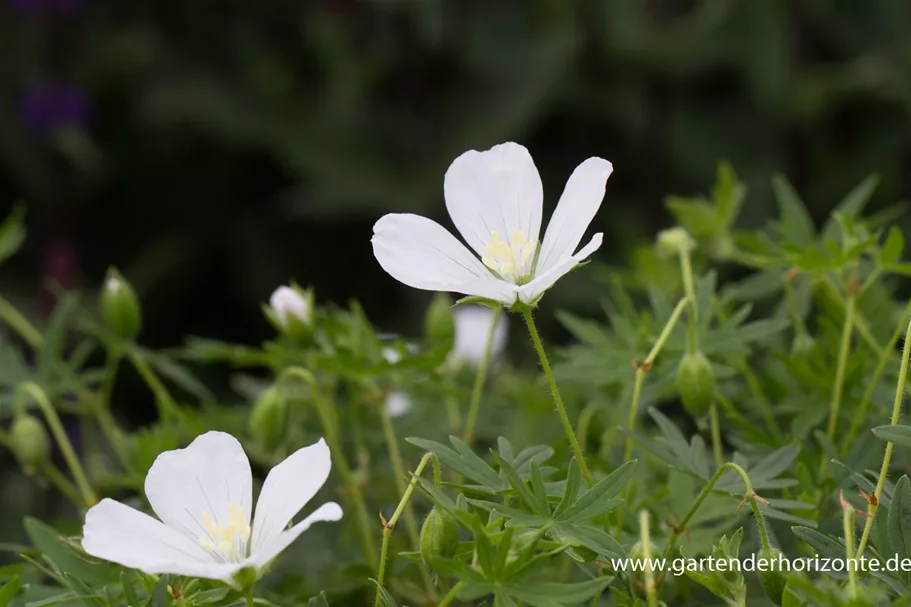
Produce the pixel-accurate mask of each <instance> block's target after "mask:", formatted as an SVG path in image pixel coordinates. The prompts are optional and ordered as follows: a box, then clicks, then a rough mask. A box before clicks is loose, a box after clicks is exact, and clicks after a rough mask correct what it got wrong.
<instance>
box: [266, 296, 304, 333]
mask: <svg viewBox="0 0 911 607" xmlns="http://www.w3.org/2000/svg"><path fill="white" fill-rule="evenodd" d="M265 313H266V317H267V318H268V319H269V320H270V321H271V322H272V324H273V325H274V326H275V328H276V329H278V331H279V332H280V333H282V334H283V335H287V336H288V337H290V338H291V339H293V340H295V341H300V340H303V339H306V338H307V337H308V336H309V335H310V332H311V328H312V325H313V292H312V291H309V290H306V291H305V290H303V289H301V288H300V287H298V286H297V285H296V284H293V283H292V284H291V286H290V287H288V286H281V287H279V288H277V289H275V291H273V292H272V296H271V297H269V305H268V306H266V307H265Z"/></svg>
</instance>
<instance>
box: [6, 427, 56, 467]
mask: <svg viewBox="0 0 911 607" xmlns="http://www.w3.org/2000/svg"><path fill="white" fill-rule="evenodd" d="M10 437H11V439H12V451H13V453H14V454H15V456H16V458H17V459H18V460H19V463H21V464H22V465H23V466H24V467H27V468H31V467H35V466H37V465H39V464H42V463H44V462H46V461H47V459H48V457H50V454H51V443H50V440H49V439H48V436H47V431H46V430H45V429H44V424H42V423H41V422H40V421H39V420H38V419H36V418H35V417H33V416H31V415H27V414H26V415H18V416H17V417H16V419H15V420H14V421H13V426H12V428H10Z"/></svg>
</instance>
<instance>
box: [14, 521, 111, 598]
mask: <svg viewBox="0 0 911 607" xmlns="http://www.w3.org/2000/svg"><path fill="white" fill-rule="evenodd" d="M24 525H25V532H26V533H27V534H28V536H29V539H31V541H32V544H34V546H35V547H36V548H37V549H38V550H39V551H40V552H41V553H42V554H43V555H44V557H45V558H46V559H47V560H49V561H50V562H51V563H53V565H54V567H56V568H57V569H58V570H60V571H64V572H66V573H68V574H70V575H72V576H73V577H75V578H77V579H79V580H82V581H83V582H86V583H88V584H91V585H92V586H99V587H100V586H103V585H105V584H106V583H108V582H109V581H110V579H111V572H112V571H113V569H112V567H111V566H110V565H108V564H106V563H98V564H95V563H90V562H88V561H86V560H83V559H82V558H81V557H79V556H78V555H77V554H76V552H74V551H73V550H72V549H71V548H70V547H69V546H68V545H67V544H66V543H65V542H64V541H63V538H62V536H61V535H60V534H59V533H58V532H57V530H56V529H54V528H53V527H49V526H47V525H45V524H44V523H42V522H41V521H39V520H38V519H35V518H32V517H26V519H25V522H24Z"/></svg>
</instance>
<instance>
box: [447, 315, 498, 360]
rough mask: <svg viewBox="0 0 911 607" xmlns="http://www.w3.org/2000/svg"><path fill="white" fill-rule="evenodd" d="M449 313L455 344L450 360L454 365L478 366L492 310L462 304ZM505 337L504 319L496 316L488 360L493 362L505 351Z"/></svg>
mask: <svg viewBox="0 0 911 607" xmlns="http://www.w3.org/2000/svg"><path fill="white" fill-rule="evenodd" d="M452 313H453V321H454V322H455V343H454V345H453V348H452V352H451V353H450V358H451V359H452V360H453V361H454V362H457V363H467V364H469V365H471V366H473V367H478V366H480V365H481V361H482V360H483V358H484V350H485V348H486V347H487V337H488V335H489V334H490V323H491V322H492V321H493V310H491V309H490V308H485V307H484V306H473V305H466V306H459V307H457V308H455V309H454V310H453V312H452ZM506 337H507V326H506V318H505V317H504V315H503V314H500V320H499V322H498V323H497V327H496V329H494V332H493V339H492V341H491V344H490V358H491V360H495V359H496V358H497V357H499V356H500V355H501V354H502V353H503V350H505V349H506Z"/></svg>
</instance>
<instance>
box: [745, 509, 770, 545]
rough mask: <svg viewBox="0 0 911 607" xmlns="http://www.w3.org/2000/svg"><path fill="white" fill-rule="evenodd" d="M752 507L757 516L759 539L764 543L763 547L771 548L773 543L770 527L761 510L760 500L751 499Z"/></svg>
mask: <svg viewBox="0 0 911 607" xmlns="http://www.w3.org/2000/svg"><path fill="white" fill-rule="evenodd" d="M750 508H752V510H753V516H755V517H756V526H757V527H758V528H759V541H760V543H762V547H763V548H765V549H766V550H771V549H772V544H771V542H769V529H768V527H766V524H765V517H763V516H762V512H761V511H760V510H759V502H757V501H756V500H755V499H751V500H750Z"/></svg>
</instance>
